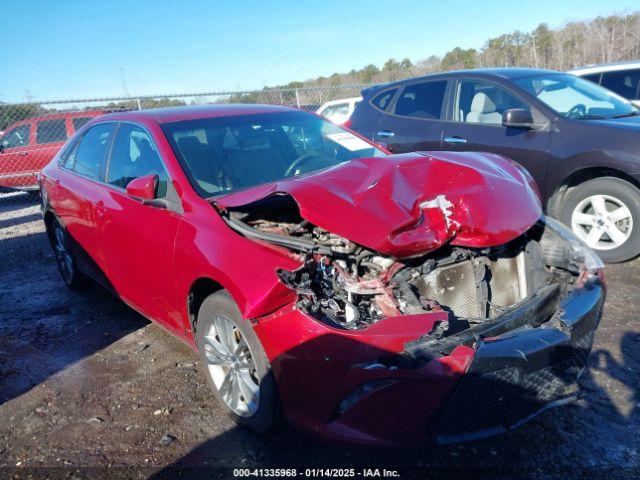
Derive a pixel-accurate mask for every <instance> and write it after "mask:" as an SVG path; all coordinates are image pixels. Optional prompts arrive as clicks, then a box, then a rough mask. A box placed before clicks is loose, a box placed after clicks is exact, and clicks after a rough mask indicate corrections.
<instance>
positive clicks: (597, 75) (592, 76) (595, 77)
mask: <svg viewBox="0 0 640 480" xmlns="http://www.w3.org/2000/svg"><path fill="white" fill-rule="evenodd" d="M600 75H601V74H600V73H590V74H589V75H580V76H581V77H582V78H584V79H585V80H589V81H590V82H593V83H600Z"/></svg>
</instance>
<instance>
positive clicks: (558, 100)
mask: <svg viewBox="0 0 640 480" xmlns="http://www.w3.org/2000/svg"><path fill="white" fill-rule="evenodd" d="M515 83H516V84H517V85H518V86H520V87H521V88H523V89H524V90H526V91H527V92H529V93H530V94H531V95H533V96H534V97H537V98H538V99H540V100H541V101H542V102H543V103H545V104H547V105H548V106H549V107H551V108H552V109H553V110H555V111H556V112H557V113H558V114H560V115H562V116H564V117H568V118H576V119H590V118H616V117H625V116H631V115H637V114H639V113H640V112H639V111H638V109H636V108H635V107H634V106H633V105H632V104H631V103H629V102H628V101H626V100H625V99H624V98H622V97H619V96H618V95H616V94H615V93H613V92H611V91H609V90H607V89H606V88H603V87H601V86H599V85H596V84H595V83H592V82H590V81H588V80H584V79H582V78H579V77H575V76H573V75H568V74H562V73H560V74H553V73H552V74H546V75H536V76H534V77H525V78H520V79H517V80H515Z"/></svg>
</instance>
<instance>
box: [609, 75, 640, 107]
mask: <svg viewBox="0 0 640 480" xmlns="http://www.w3.org/2000/svg"><path fill="white" fill-rule="evenodd" d="M639 83H640V70H622V71H619V72H604V73H603V74H602V82H601V83H600V84H601V85H602V86H603V87H605V88H608V89H609V90H611V91H613V92H615V93H617V94H618V95H620V96H622V97H624V98H630V99H632V100H635V99H637V98H638V84H639Z"/></svg>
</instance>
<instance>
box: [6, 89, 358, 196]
mask: <svg viewBox="0 0 640 480" xmlns="http://www.w3.org/2000/svg"><path fill="white" fill-rule="evenodd" d="M366 87H367V85H358V84H351V85H334V86H319V87H304V88H265V89H262V90H254V91H236V92H203V93H191V94H176V95H152V96H146V95H142V96H130V97H113V98H85V99H72V100H49V101H30V102H24V103H1V102H0V132H1V133H0V207H2V205H3V204H7V203H9V202H11V203H15V202H20V203H25V202H26V203H28V202H33V201H35V200H36V199H37V176H38V172H39V171H40V170H41V169H42V168H43V167H44V166H45V165H46V164H47V163H48V162H49V161H51V159H52V158H53V157H54V156H55V154H56V153H57V152H58V150H59V149H60V148H61V147H62V145H64V142H65V141H66V140H67V138H69V137H70V136H71V135H73V134H74V133H75V131H76V130H78V129H79V128H80V127H82V126H83V125H84V124H85V123H86V122H88V121H90V120H91V119H92V118H94V117H96V116H98V115H102V114H104V113H108V112H113V111H119V110H144V109H151V108H161V107H179V106H186V105H204V104H225V103H266V104H277V105H288V106H293V107H297V108H301V109H304V110H309V111H316V110H318V108H319V107H320V106H322V105H323V104H324V103H326V102H328V101H332V100H336V99H341V98H350V97H356V96H359V95H360V91H361V90H362V89H363V88H366Z"/></svg>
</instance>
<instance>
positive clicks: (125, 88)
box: [120, 67, 129, 97]
mask: <svg viewBox="0 0 640 480" xmlns="http://www.w3.org/2000/svg"><path fill="white" fill-rule="evenodd" d="M120 80H122V91H123V93H124V96H125V97H128V96H129V92H128V91H127V83H126V82H125V81H124V68H122V67H120Z"/></svg>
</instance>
